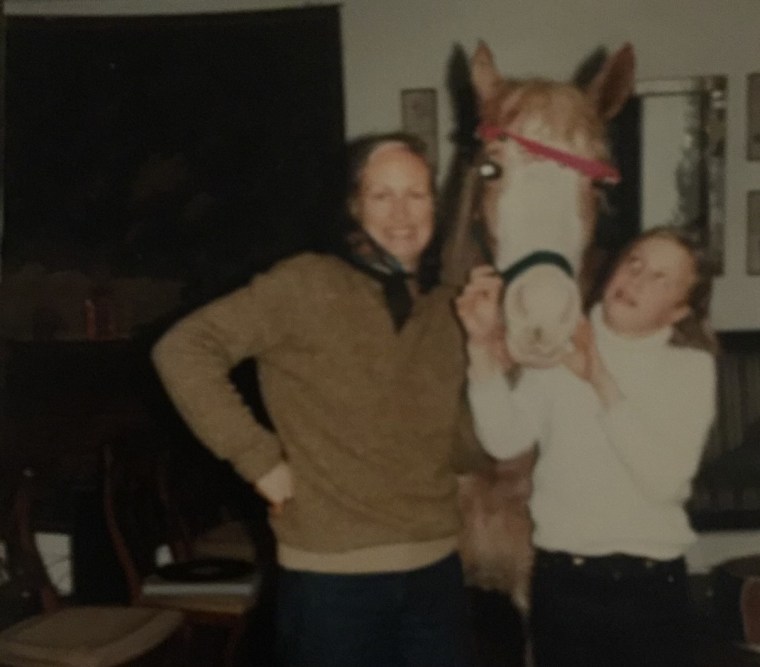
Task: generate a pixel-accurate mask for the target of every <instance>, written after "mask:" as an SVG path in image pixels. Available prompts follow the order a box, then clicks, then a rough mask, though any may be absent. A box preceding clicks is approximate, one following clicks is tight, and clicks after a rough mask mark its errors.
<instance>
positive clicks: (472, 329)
mask: <svg viewBox="0 0 760 667" xmlns="http://www.w3.org/2000/svg"><path fill="white" fill-rule="evenodd" d="M503 290H504V283H503V282H502V279H501V276H499V274H498V273H497V272H496V270H495V269H494V268H493V267H491V266H487V265H485V266H476V267H475V268H474V269H472V271H471V272H470V281H469V282H468V283H467V285H465V287H464V289H463V290H462V293H461V294H460V295H459V297H457V299H456V301H455V306H456V311H457V315H458V316H459V319H460V321H461V322H462V326H463V327H464V330H465V332H466V333H467V338H468V343H470V344H474V345H485V344H490V343H492V342H493V341H494V340H497V339H499V338H501V339H503V338H504V318H503V313H502V309H501V307H500V301H501V296H502V293H503Z"/></svg>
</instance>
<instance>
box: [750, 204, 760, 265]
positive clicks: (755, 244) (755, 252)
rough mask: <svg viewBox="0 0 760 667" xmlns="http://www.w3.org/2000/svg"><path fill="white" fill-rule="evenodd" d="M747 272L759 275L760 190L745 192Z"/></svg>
mask: <svg viewBox="0 0 760 667" xmlns="http://www.w3.org/2000/svg"><path fill="white" fill-rule="evenodd" d="M747 273H749V274H750V275H752V276H758V275H760V190H751V191H750V192H748V193H747Z"/></svg>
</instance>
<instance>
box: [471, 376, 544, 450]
mask: <svg viewBox="0 0 760 667" xmlns="http://www.w3.org/2000/svg"><path fill="white" fill-rule="evenodd" d="M540 372H541V371H530V370H524V371H523V372H522V374H521V376H520V378H519V379H518V380H517V382H516V384H515V386H511V384H510V382H509V380H508V379H507V377H506V376H504V375H503V374H501V373H493V374H491V375H489V376H488V377H477V378H475V377H472V376H471V377H470V379H469V382H468V383H467V397H468V400H469V404H470V408H471V410H472V417H473V421H474V424H475V433H476V435H477V437H478V439H479V440H480V443H481V444H482V445H483V448H484V449H485V450H486V451H487V452H488V453H489V454H491V456H493V457H495V458H497V459H508V458H512V457H513V456H516V455H517V454H520V453H522V452H524V451H525V450H527V449H530V448H531V447H532V446H533V445H534V444H535V442H536V440H538V439H539V432H540V424H541V414H542V410H544V408H545V404H546V401H545V400H544V399H543V398H542V392H541V387H540V383H539V381H538V373H540Z"/></svg>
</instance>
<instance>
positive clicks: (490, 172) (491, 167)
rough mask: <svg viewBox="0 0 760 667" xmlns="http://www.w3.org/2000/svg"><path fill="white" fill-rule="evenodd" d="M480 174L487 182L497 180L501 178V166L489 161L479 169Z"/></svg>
mask: <svg viewBox="0 0 760 667" xmlns="http://www.w3.org/2000/svg"><path fill="white" fill-rule="evenodd" d="M478 173H479V174H480V177H481V178H484V179H486V180H487V181H493V180H496V179H497V178H500V177H501V165H499V164H497V163H496V162H494V161H492V160H487V161H485V162H483V163H482V164H481V165H480V166H479V167H478Z"/></svg>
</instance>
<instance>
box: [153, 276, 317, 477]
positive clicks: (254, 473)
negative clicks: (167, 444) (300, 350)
mask: <svg viewBox="0 0 760 667" xmlns="http://www.w3.org/2000/svg"><path fill="white" fill-rule="evenodd" d="M298 282H299V281H298V280H297V279H296V278H295V276H293V275H292V272H289V271H287V270H286V269H283V268H282V267H280V268H277V267H275V269H273V271H272V272H270V273H267V274H262V275H260V276H258V277H257V278H255V279H254V280H253V281H252V282H251V283H250V284H249V285H248V286H246V287H243V288H240V289H238V290H236V291H234V292H232V293H230V294H228V295H227V296H224V297H222V298H220V299H217V300H215V301H212V302H211V303H209V304H208V305H206V306H203V307H202V308H200V309H198V310H196V311H195V312H193V313H191V314H190V315H189V316H187V317H185V318H184V319H182V320H180V321H179V322H177V323H176V324H175V325H174V326H173V327H172V328H170V329H169V331H168V332H167V333H166V334H164V336H163V337H162V338H161V339H160V340H159V341H158V343H157V344H156V345H155V346H154V348H153V351H152V359H153V362H154V364H155V367H156V370H157V371H158V374H159V377H160V378H161V381H162V382H163V385H164V387H165V389H166V391H167V393H168V395H169V397H170V398H171V400H172V402H173V403H174V405H175V407H176V409H177V411H178V412H179V414H180V415H181V416H182V418H183V419H184V420H185V422H186V423H187V424H188V426H189V427H190V429H191V430H192V431H193V433H194V434H195V436H196V437H197V438H198V439H199V440H200V441H201V442H202V443H203V444H204V445H205V446H207V447H208V448H209V449H210V450H211V451H212V452H213V453H214V454H216V455H217V456H218V457H219V458H221V459H225V460H227V461H229V462H230V463H231V464H232V465H233V467H234V468H235V470H236V471H237V472H238V473H239V474H240V475H241V476H242V477H243V478H244V479H246V480H247V481H249V482H254V481H255V480H256V479H258V478H259V477H261V476H262V475H264V474H265V473H266V472H268V471H270V470H271V469H272V468H274V467H275V465H277V464H278V463H279V462H280V461H282V460H283V453H282V449H281V446H280V443H279V440H278V438H277V436H276V435H275V434H273V433H272V432H271V431H269V430H268V429H267V428H265V427H264V426H262V425H261V424H259V423H258V422H257V421H256V420H255V419H254V416H253V414H252V413H251V410H250V408H249V407H248V406H247V405H246V404H245V403H244V401H243V398H242V396H241V395H240V394H239V392H238V391H237V389H236V388H235V386H234V384H233V383H232V381H231V380H230V377H229V373H230V371H231V370H232V369H233V368H234V367H235V366H237V365H238V364H239V363H240V362H241V361H242V360H244V359H246V358H250V357H256V356H258V355H260V354H263V353H265V352H266V350H267V349H269V348H271V347H273V346H275V345H277V344H278V343H280V342H281V341H282V340H283V338H284V337H285V336H286V335H288V332H292V331H297V330H298V329H297V327H296V323H295V317H296V311H297V309H298V308H297V298H296V297H295V295H296V294H297V291H298V288H299V285H298ZM301 289H303V287H302V286H301Z"/></svg>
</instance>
